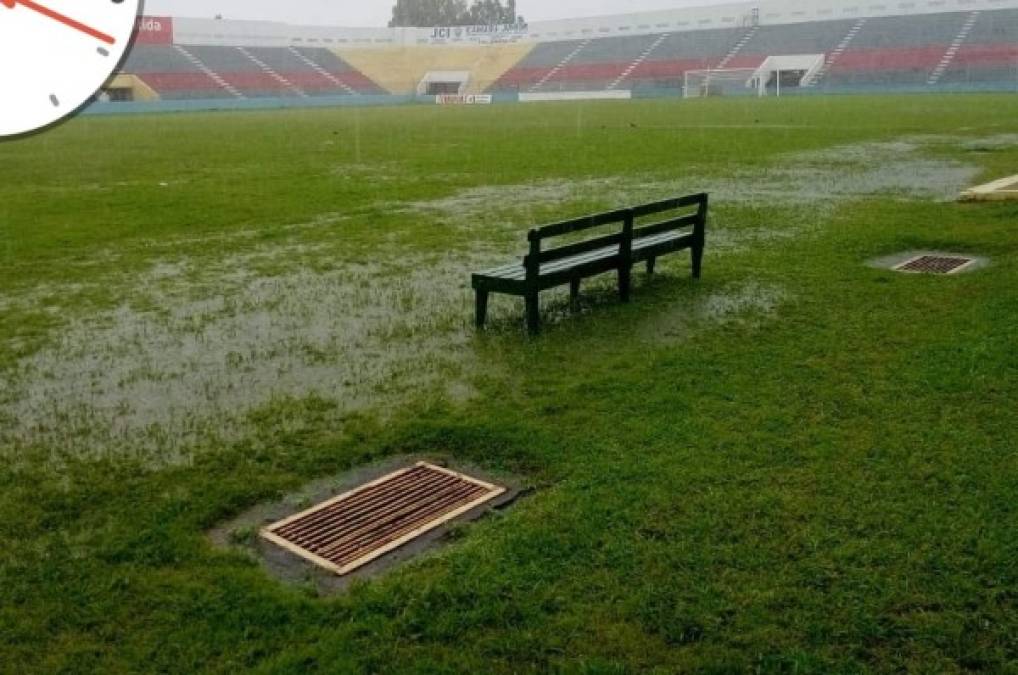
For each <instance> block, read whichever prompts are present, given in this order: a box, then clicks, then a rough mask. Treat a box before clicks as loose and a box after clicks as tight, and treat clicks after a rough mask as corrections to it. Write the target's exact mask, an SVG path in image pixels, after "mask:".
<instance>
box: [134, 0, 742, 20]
mask: <svg viewBox="0 0 1018 675" xmlns="http://www.w3.org/2000/svg"><path fill="white" fill-rule="evenodd" d="M730 2H733V0H517V5H518V7H519V11H520V13H521V14H523V15H524V16H525V17H526V19H527V20H528V21H543V20H546V19H569V18H574V17H581V16H598V15H602V14H623V13H628V12H639V11H643V10H655V9H676V8H679V7H702V6H704V5H722V4H726V3H730ZM393 4H394V0H289V1H288V2H279V1H278V0H146V3H145V13H146V14H155V15H166V16H193V17H211V16H214V15H216V14H222V15H223V16H224V17H225V18H227V19H271V20H274V21H285V22H287V23H295V24H317V25H325V26H357V27H361V26H385V25H386V24H388V22H389V18H390V17H391V16H392V6H393Z"/></svg>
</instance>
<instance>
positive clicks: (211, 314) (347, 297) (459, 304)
mask: <svg viewBox="0 0 1018 675" xmlns="http://www.w3.org/2000/svg"><path fill="white" fill-rule="evenodd" d="M996 140H997V141H1000V142H1003V141H1002V140H1000V139H996ZM973 142H974V141H973ZM924 147H925V146H924V145H923V142H922V141H913V140H908V141H900V142H891V143H866V144H859V145H852V146H845V147H838V148H832V149H828V150H824V151H821V152H809V153H790V154H787V155H785V156H783V157H781V158H780V159H779V161H777V162H776V163H775V164H773V165H772V166H770V167H769V168H765V169H761V170H759V171H757V172H749V171H745V170H737V171H736V172H735V173H734V175H731V176H728V177H725V178H710V177H708V178H696V177H691V178H685V179H682V178H676V179H670V180H662V179H661V178H653V177H631V176H626V177H618V176H616V177H607V178H601V179H590V180H579V181H564V180H558V181H544V182H539V183H534V184H528V185H512V186H493V187H485V188H474V189H469V190H464V191H462V192H459V193H456V194H454V195H452V196H447V197H444V198H442V199H437V200H434V201H429V202H415V203H401V204H396V205H393V206H395V207H398V208H400V209H402V210H404V211H410V212H415V213H417V214H419V215H420V216H421V217H422V218H425V219H428V220H429V221H434V222H436V223H444V224H453V225H458V226H461V227H478V226H479V225H482V226H484V227H486V228H495V229H493V230H492V233H495V232H497V233H498V237H503V236H504V237H505V238H507V239H508V238H509V237H511V239H512V241H517V240H519V241H518V242H517V243H518V244H519V245H518V246H516V248H515V249H512V248H510V249H505V250H503V245H502V244H501V243H500V244H499V245H498V246H497V247H496V248H497V250H492V248H491V244H492V242H491V241H490V239H492V238H494V237H493V236H489V237H488V240H487V244H486V245H487V246H488V247H489V248H488V249H486V250H484V251H483V252H477V251H475V252H473V253H471V252H470V251H467V252H465V253H457V254H451V255H449V256H448V257H444V258H443V257H435V256H431V257H429V256H426V255H413V254H411V255H402V256H401V257H398V258H396V257H393V258H392V259H391V260H392V261H391V262H384V261H383V262H379V263H377V264H353V263H350V264H345V263H344V264H339V265H327V266H324V269H325V271H321V270H319V269H314V268H312V267H309V266H308V265H307V264H306V262H307V261H308V260H309V259H315V258H321V259H323V260H327V259H328V257H329V256H330V250H329V249H328V248H327V247H325V248H323V249H322V250H316V249H315V248H313V247H311V248H309V247H308V246H306V245H304V246H298V245H296V244H264V245H261V248H258V247H255V248H253V249H251V248H250V246H249V247H248V248H249V252H248V253H246V254H244V255H224V256H223V257H222V258H221V259H219V260H218V261H215V262H214V263H213V264H211V265H210V264H209V263H208V261H203V262H202V263H201V264H198V263H195V262H194V261H191V260H189V259H181V258H175V257H174V256H173V253H172V248H173V242H172V241H170V242H165V246H166V256H165V259H164V260H161V261H160V262H158V263H156V264H154V265H152V266H151V267H150V268H149V269H148V270H147V271H145V272H144V273H141V274H138V275H134V276H127V275H122V276H120V277H117V281H116V283H117V284H119V285H120V286H122V288H121V289H120V290H121V291H122V292H121V293H119V295H121V296H122V297H124V298H125V300H124V302H123V304H121V305H120V306H119V307H118V308H117V309H115V310H113V311H108V312H103V313H100V314H98V315H89V316H81V317H79V318H76V319H73V320H71V321H70V323H69V324H67V325H66V326H65V327H64V328H63V329H62V330H61V332H60V334H59V335H58V336H56V337H55V339H53V340H51V342H50V343H49V344H48V345H47V346H46V347H44V348H43V349H41V350H38V351H36V352H35V353H34V354H33V355H32V356H30V357H27V358H25V359H22V360H21V361H20V362H18V363H17V365H16V367H15V368H14V369H13V371H12V372H8V373H5V374H4V375H5V377H6V378H7V380H8V384H9V387H7V391H6V392H5V393H4V395H3V396H2V397H0V446H7V447H10V448H14V449H17V448H19V447H25V446H27V445H42V446H45V447H48V448H51V449H53V452H54V453H59V452H68V453H73V454H74V455H76V456H81V455H109V454H116V455H123V454H130V455H134V456H140V457H141V458H142V459H150V460H151V461H152V462H153V463H165V462H173V461H183V460H185V459H186V458H187V456H188V448H190V447H192V446H193V445H194V444H195V443H198V442H207V441H208V440H209V439H212V438H228V437H231V436H235V435H238V434H244V433H248V432H250V422H249V421H248V420H247V417H246V415H247V414H248V413H249V412H250V411H252V410H255V409H257V408H259V407H262V406H265V405H266V404H269V403H271V402H273V401H274V400H278V399H290V398H293V399H302V398H305V397H309V396H319V397H322V398H323V399H326V400H328V401H329V402H330V404H331V403H332V402H335V406H336V408H337V410H336V417H337V419H338V420H341V419H342V417H343V416H344V415H345V414H348V413H354V412H358V411H364V410H371V411H374V412H378V411H383V410H391V409H395V408H398V406H399V405H400V403H403V402H406V401H407V400H409V399H410V398H412V397H415V396H419V395H421V394H422V393H425V392H428V393H431V392H434V393H435V394H436V395H441V396H448V397H450V398H463V397H469V396H470V392H471V388H470V373H471V372H474V370H475V368H474V366H475V364H474V359H476V358H477V356H476V354H475V350H474V348H473V346H472V340H473V329H472V323H471V322H472V313H473V306H472V295H471V293H470V289H469V272H470V271H473V270H476V269H483V268H485V267H487V266H489V265H491V264H493V263H501V262H504V259H505V258H507V257H508V256H509V255H510V254H511V252H512V251H514V250H516V249H518V248H520V246H522V237H521V236H520V235H521V234H522V232H523V231H525V230H526V228H527V227H528V226H529V225H530V224H532V222H533V220H534V219H536V218H538V216H540V215H546V214H547V213H548V212H551V211H554V210H555V209H556V208H559V207H561V206H562V205H563V204H567V203H573V204H579V205H582V206H583V207H584V208H585V207H586V206H589V205H598V206H602V205H603V206H617V205H619V204H624V203H633V202H638V201H645V200H651V199H656V198H661V197H666V196H670V195H674V194H676V193H685V192H690V191H696V190H706V191H708V192H710V193H711V194H712V198H713V200H714V203H715V204H716V205H719V206H720V210H721V212H722V213H723V212H724V207H725V206H727V205H731V206H733V207H746V206H749V207H754V206H773V205H776V206H780V207H782V208H783V209H785V211H786V212H787V211H789V210H791V211H793V212H795V213H798V214H799V216H800V217H799V218H797V219H796V218H792V219H787V218H781V219H780V220H778V219H775V223H773V224H772V225H771V226H765V227H759V226H756V227H752V228H740V227H739V226H738V223H732V222H728V221H727V220H726V219H724V218H721V219H719V220H718V222H717V227H716V228H715V230H714V231H713V232H712V233H711V237H712V240H711V241H712V246H714V247H720V248H727V249H730V250H732V249H739V248H740V247H742V246H746V245H749V244H753V245H756V246H760V245H767V244H769V243H772V242H773V243H774V245H780V241H781V240H782V239H786V238H788V237H794V236H799V234H801V232H802V231H803V230H805V229H806V228H810V227H817V226H819V224H818V223H819V222H820V221H822V218H823V217H822V211H818V210H817V206H818V205H826V206H827V207H830V208H833V205H835V204H838V203H843V202H845V201H847V200H852V199H857V198H860V197H869V196H874V195H886V196H888V197H891V198H901V199H923V200H939V199H951V198H953V197H954V196H955V195H957V193H958V192H959V191H960V189H961V188H963V187H965V186H966V185H967V184H968V183H969V182H970V181H971V180H972V179H973V178H974V177H975V175H976V174H977V173H978V169H976V168H975V167H972V166H968V165H964V164H960V163H958V162H955V161H952V160H949V159H938V158H932V157H928V156H926V155H925V154H924V152H923V149H924ZM493 205H495V207H494V208H493ZM507 216H511V217H507ZM351 217H352V218H356V217H358V216H357V215H356V214H354V215H352V216H351V215H350V214H347V215H340V214H323V215H322V216H321V218H320V219H318V220H316V221H315V222H312V223H305V224H302V225H298V226H293V227H295V228H298V227H309V228H313V227H317V226H319V225H321V224H322V223H335V222H336V220H337V219H345V218H351ZM758 225H759V224H758ZM765 225H766V224H765ZM486 232H487V230H486ZM253 234H254V233H252V235H253ZM489 234H491V233H489ZM478 239H479V240H480V239H483V238H482V237H478ZM162 245H164V244H159V243H154V246H162ZM323 246H324V245H323ZM223 248H224V250H226V248H225V246H224V247H223ZM383 260H384V259H383ZM267 268H268V269H273V270H275V271H274V272H273V273H272V274H267V273H266V272H265V271H264V270H265V269H267ZM104 283H105V282H104ZM68 290H70V289H60V288H45V289H41V288H36V289H32V290H31V291H25V292H24V293H22V294H20V295H17V294H16V295H8V296H6V297H4V298H2V300H0V301H2V302H3V303H6V304H8V305H18V304H26V303H32V302H35V301H36V299H37V297H38V295H39V294H40V293H42V294H45V295H60V294H61V293H62V292H65V291H68ZM782 297H783V295H782V291H781V289H780V288H774V287H764V286H760V285H757V284H755V283H747V284H746V285H744V286H740V287H738V288H732V289H729V290H728V291H725V292H722V293H719V294H718V295H717V296H716V297H714V296H712V297H710V298H707V299H705V300H703V301H702V307H700V308H699V310H698V311H699V313H700V315H701V316H702V317H703V318H704V319H705V320H708V321H716V322H724V321H729V320H732V317H734V316H738V315H740V314H745V313H750V314H752V313H759V312H761V311H763V312H769V311H771V310H773V309H774V307H776V306H777V304H778V303H780V302H781V300H782ZM499 307H501V308H502V309H498V308H499ZM500 313H501V315H502V317H501V321H500V317H499V314H500ZM510 314H511V318H512V321H513V322H514V323H519V318H520V313H519V308H518V307H517V306H516V303H508V302H506V303H496V308H495V316H494V317H493V319H494V321H493V324H494V325H495V326H496V327H498V326H501V325H505V323H506V322H508V319H507V318H506V317H507V316H509V315H510ZM668 314H669V313H668V312H665V313H663V314H662V316H661V317H658V318H657V319H655V320H648V325H647V327H646V331H645V332H646V333H647V334H650V335H678V334H681V333H682V332H683V331H684V330H685V324H684V323H683V322H682V321H680V320H679V319H678V318H677V319H675V320H672V319H670V318H669V316H668ZM674 314H675V316H676V317H680V316H682V315H683V312H678V311H677V312H675V313H674Z"/></svg>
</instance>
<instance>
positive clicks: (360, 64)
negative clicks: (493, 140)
mask: <svg viewBox="0 0 1018 675" xmlns="http://www.w3.org/2000/svg"><path fill="white" fill-rule="evenodd" d="M782 63H784V64H787V65H785V66H782V65H780V64H782ZM703 72H707V73H708V75H707V76H706V87H707V88H706V89H703V91H701V92H700V93H719V94H721V93H731V94H766V93H770V92H774V93H777V90H778V89H779V88H782V89H783V91H782V93H811V92H828V93H849V92H879V91H944V90H952V91H1018V0H924V1H920V2H901V3H898V2H887V3H883V4H871V5H865V6H863V5H859V4H855V3H852V2H848V1H846V0H841V1H838V2H834V1H827V2H817V3H810V5H809V7H808V8H804V6H803V4H802V3H800V2H789V1H786V0H782V1H779V2H771V3H743V4H732V5H722V6H714V7H705V8H693V9H677V10H674V11H666V12H651V13H642V14H631V15H618V16H609V17H599V18H584V19H576V20H571V21H550V22H543V23H535V24H530V25H524V24H520V25H501V26H474V27H455V28H447V27H434V28H412V29H406V28H394V29H389V28H328V27H300V26H291V25H286V24H278V23H267V22H252V21H226V20H207V19H188V18H171V17H144V18H143V19H141V20H140V21H139V30H138V35H137V39H136V41H135V45H134V47H133V49H132V51H131V52H130V54H129V55H128V57H127V59H126V60H125V62H124V63H123V64H122V67H121V69H120V72H119V73H118V74H117V75H116V76H115V77H114V78H113V79H112V80H111V81H110V83H109V85H108V87H107V88H106V90H105V92H104V93H103V94H102V96H101V98H102V100H103V101H104V102H107V101H108V102H111V103H119V102H125V101H140V102H152V101H178V102H189V103H190V104H191V105H193V106H194V107H201V106H203V105H210V106H216V107H220V106H223V105H228V104H229V103H230V102H235V103H234V104H236V105H242V104H243V102H244V101H249V102H257V101H262V102H263V103H268V102H270V101H287V102H288V103H287V104H293V105H299V104H300V103H301V102H305V103H307V104H309V105H311V104H333V103H335V104H343V103H353V102H361V101H378V102H385V101H393V102H397V101H408V100H424V101H429V102H430V101H433V100H436V97H437V100H439V102H457V101H469V102H475V101H477V102H485V103H487V102H491V101H503V100H505V101H515V100H522V101H527V100H546V99H557V98H628V97H637V96H667V95H682V94H683V93H685V94H686V95H689V94H690V93H691V92H690V91H689V87H690V85H689V82H688V80H689V77H688V74H689V73H703ZM715 72H716V73H717V75H711V73H715ZM725 73H731V74H732V77H729V78H722V75H723V74H725ZM712 79H713V80H714V81H716V82H722V81H727V82H730V83H732V82H734V85H732V86H727V87H725V88H721V87H713V86H712V85H711V80H712ZM697 86H698V87H703V86H704V80H703V79H702V78H701V80H700V81H698V84H697Z"/></svg>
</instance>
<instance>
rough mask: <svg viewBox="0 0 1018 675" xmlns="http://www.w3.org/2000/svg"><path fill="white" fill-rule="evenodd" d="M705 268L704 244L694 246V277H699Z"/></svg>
mask: <svg viewBox="0 0 1018 675" xmlns="http://www.w3.org/2000/svg"><path fill="white" fill-rule="evenodd" d="M702 270H703V246H694V247H693V278H694V279H699V278H700V272H701V271H702Z"/></svg>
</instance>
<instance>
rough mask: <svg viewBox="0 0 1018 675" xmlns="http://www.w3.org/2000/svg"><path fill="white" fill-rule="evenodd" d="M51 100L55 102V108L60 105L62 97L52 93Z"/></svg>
mask: <svg viewBox="0 0 1018 675" xmlns="http://www.w3.org/2000/svg"><path fill="white" fill-rule="evenodd" d="M49 102H50V103H52V104H53V107H54V108H59V107H60V99H59V98H57V95H56V94H50V95H49Z"/></svg>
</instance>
